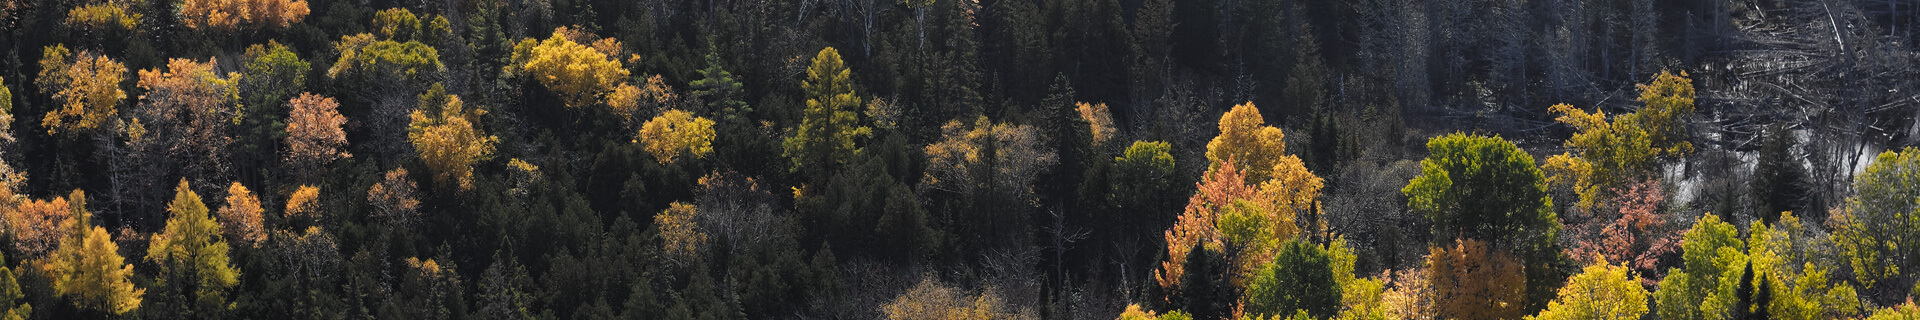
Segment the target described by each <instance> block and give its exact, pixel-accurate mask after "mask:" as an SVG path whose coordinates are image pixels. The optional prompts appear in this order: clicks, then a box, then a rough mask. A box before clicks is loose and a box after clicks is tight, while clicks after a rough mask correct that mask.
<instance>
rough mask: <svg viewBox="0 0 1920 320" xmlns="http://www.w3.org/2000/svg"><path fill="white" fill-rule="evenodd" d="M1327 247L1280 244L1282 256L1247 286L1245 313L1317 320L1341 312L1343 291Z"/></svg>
mask: <svg viewBox="0 0 1920 320" xmlns="http://www.w3.org/2000/svg"><path fill="white" fill-rule="evenodd" d="M1332 264H1333V262H1332V260H1331V259H1330V258H1329V257H1328V256H1327V251H1326V249H1325V248H1321V247H1320V246H1318V245H1313V244H1309V243H1305V242H1302V241H1298V240H1290V241H1287V243H1286V244H1284V245H1281V248H1280V255H1279V257H1277V258H1274V260H1273V263H1272V264H1269V265H1268V266H1267V267H1266V268H1263V269H1261V270H1260V271H1259V273H1258V274H1256V275H1255V276H1254V277H1253V280H1252V281H1251V282H1249V283H1248V284H1247V294H1246V297H1245V300H1246V311H1245V312H1247V313H1250V314H1261V315H1270V316H1272V315H1284V314H1292V313H1294V312H1295V311H1301V312H1305V313H1307V314H1308V315H1311V316H1313V317H1314V318H1317V319H1325V318H1329V317H1332V316H1334V313H1335V312H1337V311H1339V310H1340V294H1341V288H1340V286H1339V284H1338V283H1335V281H1334V268H1333V265H1332Z"/></svg>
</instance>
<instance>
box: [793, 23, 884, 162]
mask: <svg viewBox="0 0 1920 320" xmlns="http://www.w3.org/2000/svg"><path fill="white" fill-rule="evenodd" d="M852 75H853V71H852V70H849V69H847V66H846V64H844V63H842V62H841V61H840V51H839V50H834V49H833V47H827V48H825V49H820V53H819V54H818V55H814V57H813V64H812V65H809V66H808V67H807V80H806V81H804V82H801V83H800V87H801V88H802V89H804V91H806V93H807V109H806V112H804V113H803V114H802V116H801V120H800V126H799V127H798V128H795V129H794V134H793V137H789V138H787V140H786V141H785V143H784V144H783V145H784V146H785V147H786V152H784V153H783V155H785V156H786V157H787V158H788V159H789V160H792V162H793V170H794V171H802V170H807V171H814V172H816V173H825V172H826V171H818V170H822V169H823V168H822V167H832V166H839V165H842V164H846V162H847V161H848V160H849V159H852V158H853V156H854V155H856V154H859V153H860V149H859V148H856V147H855V146H854V140H855V139H858V138H862V137H867V136H872V135H873V128H871V127H867V126H863V125H860V122H859V118H858V117H859V112H860V110H859V109H860V106H861V101H860V100H861V99H860V96H858V95H855V94H854V92H853V80H852V79H851V77H852Z"/></svg>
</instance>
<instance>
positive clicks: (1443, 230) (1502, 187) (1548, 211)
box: [1401, 133, 1560, 250]
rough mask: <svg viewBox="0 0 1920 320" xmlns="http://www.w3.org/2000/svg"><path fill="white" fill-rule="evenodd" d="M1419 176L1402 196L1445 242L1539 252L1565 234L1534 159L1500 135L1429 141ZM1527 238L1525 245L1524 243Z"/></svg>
mask: <svg viewBox="0 0 1920 320" xmlns="http://www.w3.org/2000/svg"><path fill="white" fill-rule="evenodd" d="M1427 152H1428V155H1427V158H1426V159H1424V160H1420V175H1419V176H1417V177H1414V178H1413V180H1412V181H1409V182H1407V186H1406V188H1403V189H1401V193H1403V194H1405V195H1406V196H1407V207H1409V208H1411V209H1413V210H1415V211H1419V212H1424V213H1425V214H1426V215H1427V218H1428V219H1431V220H1433V231H1434V233H1435V234H1436V235H1439V236H1440V239H1452V238H1455V237H1459V238H1471V239H1489V240H1493V241H1501V242H1511V243H1513V244H1516V245H1524V246H1525V247H1522V248H1521V249H1526V250H1537V249H1541V248H1544V247H1545V246H1547V245H1549V244H1551V243H1553V241H1555V239H1557V238H1558V233H1559V231H1560V221H1559V218H1557V217H1556V216H1555V214H1554V213H1553V199H1552V197H1550V196H1548V195H1547V185H1546V181H1545V180H1546V179H1545V178H1544V177H1542V176H1541V174H1540V168H1539V167H1535V166H1534V164H1533V156H1530V155H1527V153H1526V152H1525V151H1521V150H1520V148H1519V147H1516V146H1514V145H1513V143H1512V142H1507V140H1506V139H1501V138H1499V137H1487V136H1479V135H1467V134H1464V133H1454V134H1449V135H1446V136H1440V137H1435V138H1433V139H1431V140H1428V141H1427ZM1522 240H1524V241H1522Z"/></svg>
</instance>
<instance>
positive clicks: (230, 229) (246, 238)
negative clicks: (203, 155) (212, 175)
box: [219, 181, 267, 248]
mask: <svg viewBox="0 0 1920 320" xmlns="http://www.w3.org/2000/svg"><path fill="white" fill-rule="evenodd" d="M264 212H266V209H263V208H261V207H260V198H256V197H254V196H253V191H250V190H247V186H243V185H240V182H238V181H235V182H233V184H230V185H227V204H226V205H223V206H220V219H219V220H220V230H221V232H222V234H223V235H225V236H226V238H227V239H233V240H236V241H240V242H241V243H244V244H248V245H251V246H253V247H254V248H259V247H260V243H261V242H264V241H267V234H266V228H265V227H263V226H262V225H261V221H260V219H261V217H260V216H261V214H263V213H264Z"/></svg>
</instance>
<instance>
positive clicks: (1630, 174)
mask: <svg viewBox="0 0 1920 320" xmlns="http://www.w3.org/2000/svg"><path fill="white" fill-rule="evenodd" d="M1637 86H1638V87H1639V90H1640V102H1641V103H1644V104H1646V105H1645V106H1644V107H1642V108H1641V109H1640V110H1638V111H1635V112H1633V113H1629V114H1623V115H1617V116H1614V117H1613V119H1612V120H1611V121H1609V120H1608V119H1607V115H1606V113H1605V112H1602V111H1598V110H1596V111H1594V112H1593V113H1587V112H1585V111H1581V110H1580V109H1578V108H1574V107H1573V106H1570V105H1566V104H1558V105H1554V106H1553V107H1551V108H1550V110H1552V112H1554V113H1559V114H1561V116H1560V117H1558V118H1555V119H1554V120H1556V121H1559V122H1561V123H1565V124H1567V125H1570V126H1573V127H1574V129H1575V130H1579V132H1578V133H1575V134H1574V135H1573V137H1571V138H1568V139H1567V142H1566V146H1567V148H1569V149H1573V151H1572V152H1568V153H1565V154H1560V155H1555V156H1552V157H1549V158H1548V159H1547V164H1546V169H1547V170H1548V171H1551V172H1552V173H1553V180H1552V182H1553V183H1554V184H1556V185H1567V184H1570V185H1572V186H1573V188H1574V190H1575V191H1576V192H1578V193H1579V194H1580V202H1579V205H1578V207H1579V208H1583V209H1585V208H1592V207H1593V206H1594V205H1596V203H1595V202H1596V201H1599V200H1600V199H1603V198H1604V197H1605V196H1606V195H1602V194H1600V193H1601V192H1603V191H1608V190H1612V189H1613V188H1618V187H1620V186H1623V185H1625V184H1627V183H1631V182H1633V181H1637V180H1638V179H1644V178H1645V176H1647V175H1650V174H1653V173H1654V170H1656V169H1658V165H1659V164H1660V163H1662V162H1665V161H1673V160H1678V159H1681V158H1685V157H1686V156H1687V155H1688V154H1692V153H1693V144H1692V142H1688V141H1687V140H1688V137H1689V135H1688V134H1687V132H1686V126H1685V124H1686V116H1688V115H1691V114H1693V81H1692V80H1689V79H1687V73H1686V72H1681V73H1680V74H1679V75H1677V76H1676V75H1674V74H1672V73H1668V72H1664V71H1662V72H1661V73H1660V74H1659V75H1657V76H1655V78H1654V81H1653V82H1652V83H1648V84H1640V85H1637ZM1576 152H1577V153H1576Z"/></svg>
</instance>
